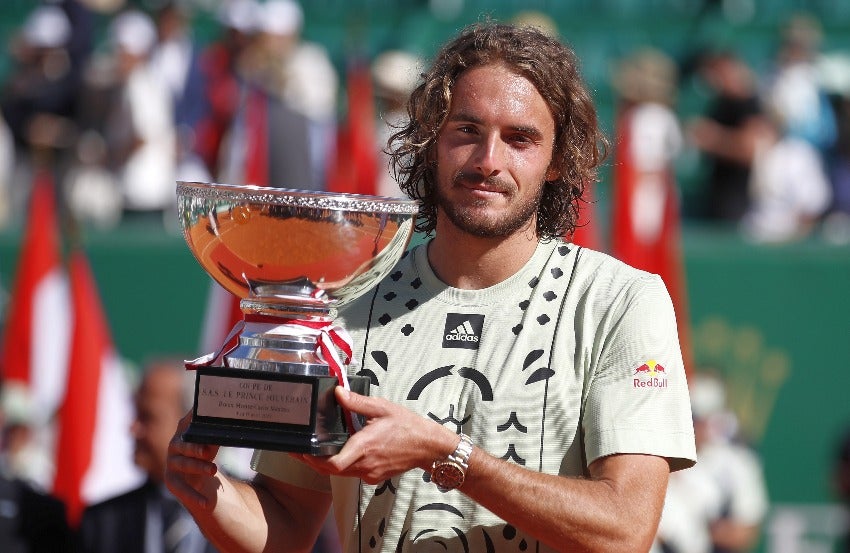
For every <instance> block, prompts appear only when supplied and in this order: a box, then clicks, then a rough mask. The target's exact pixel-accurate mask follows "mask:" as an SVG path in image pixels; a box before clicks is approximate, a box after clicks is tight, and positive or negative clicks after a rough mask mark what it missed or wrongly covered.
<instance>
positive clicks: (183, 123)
mask: <svg viewBox="0 0 850 553" xmlns="http://www.w3.org/2000/svg"><path fill="white" fill-rule="evenodd" d="M97 4H99V3H98V2H92V1H91V0H58V1H55V2H49V1H48V2H43V3H41V4H40V5H38V6H37V7H35V8H34V9H33V10H32V12H31V13H30V14H29V15H28V16H27V18H26V19H25V21H24V22H23V23H22V25H21V27H20V28H19V29H18V32H16V33H15V36H14V37H13V38H12V39H11V43H10V53H11V58H12V59H11V65H12V67H11V69H10V71H9V73H8V75H7V76H6V78H5V82H3V84H2V95H0V107H2V121H0V123H2V124H0V224H4V225H5V224H9V223H14V222H19V221H20V218H19V217H20V214H21V213H22V208H23V207H24V206H25V204H26V200H27V196H28V192H29V184H30V183H31V182H32V178H33V174H34V173H35V172H37V171H41V170H49V171H50V172H51V173H52V174H53V177H54V181H55V183H56V187H57V190H58V191H60V194H59V197H60V201H61V202H62V206H63V208H64V209H66V214H70V215H72V216H73V217H74V219H75V220H76V221H78V222H83V223H89V224H92V225H95V226H98V227H101V228H111V227H113V226H115V225H116V224H118V223H119V222H121V221H125V220H132V219H139V220H151V221H157V220H161V221H162V222H163V223H164V224H165V226H166V227H168V226H173V225H175V224H176V217H175V215H174V213H173V210H174V204H175V201H174V183H175V181H176V180H187V181H217V182H229V183H244V184H257V185H265V186H285V187H288V188H299V189H306V190H314V189H323V188H325V184H326V182H327V171H328V168H329V166H330V165H331V164H332V163H333V162H334V159H335V158H334V156H335V149H336V144H337V134H336V133H337V126H338V125H337V121H338V119H339V103H340V94H339V93H340V88H341V84H340V77H339V75H338V71H337V69H336V67H335V66H334V64H333V63H332V61H331V57H330V55H329V54H328V52H327V51H326V49H325V48H324V47H323V46H321V45H319V44H316V43H311V42H308V41H305V40H303V39H302V37H301V32H302V29H303V25H304V12H303V10H302V8H301V6H300V4H299V3H297V2H295V1H293V0H268V1H264V2H259V1H256V0H226V1H223V2H220V3H219V7H218V8H217V10H216V12H215V14H214V17H215V22H216V24H217V26H216V33H217V36H215V37H214V38H213V39H212V40H207V41H206V42H203V43H202V42H201V41H199V40H198V39H197V38H196V37H195V33H194V29H193V16H194V15H195V12H193V10H192V9H191V8H190V7H189V6H190V5H189V4H188V3H187V2H180V1H179V0H149V1H143V2H112V3H111V4H116V5H119V8H115V9H113V10H111V11H107V12H104V10H103V9H102V8H100V9H97V10H95V9H94V8H93V6H95V5H97ZM101 30H102V31H103V32H100V31H101ZM101 35H102V36H103V38H100V39H99V38H96V37H99V36H101ZM374 62H375V71H376V74H375V79H374V81H375V82H374V85H375V86H374V88H373V90H374V91H375V94H376V97H375V98H374V100H375V101H377V102H379V103H380V105H381V106H383V107H384V108H385V115H386V118H385V119H384V120H386V121H392V120H395V119H396V115H395V110H397V109H398V107H399V106H400V105H402V100H399V98H398V97H399V94H401V95H406V93H407V92H408V90H409V87H410V83H411V82H412V78H411V76H415V70H416V67H415V66H414V65H411V64H415V63H416V58H415V57H414V56H413V55H412V54H408V53H405V52H400V51H399V52H386V53H385V54H384V55H382V56H379V57H377V58H376V59H375V60H374ZM400 87H401V88H400ZM382 114H383V113H382ZM376 134H380V136H381V138H382V139H383V138H384V137H385V136H386V134H385V133H376ZM375 150H376V155H380V154H379V153H377V152H380V146H379V145H378V144H377V143H376V144H375ZM385 185H386V183H384V185H382V186H385ZM382 190H384V188H382ZM385 191H386V193H387V194H390V195H397V194H398V188H397V187H395V188H394V189H392V187H391V188H389V189H386V190H385Z"/></svg>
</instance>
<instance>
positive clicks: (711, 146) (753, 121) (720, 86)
mask: <svg viewBox="0 0 850 553" xmlns="http://www.w3.org/2000/svg"><path fill="white" fill-rule="evenodd" d="M698 68H699V74H700V75H701V76H702V78H703V79H704V80H705V81H706V83H707V84H708V86H709V87H710V88H711V90H712V91H713V94H714V98H713V99H712V102H711V105H710V107H709V110H708V112H707V114H706V116H705V117H698V118H696V119H694V120H693V121H691V122H690V123H689V124H688V126H687V136H688V138H689V139H690V142H691V143H692V144H693V145H694V146H695V147H696V148H697V149H698V150H700V151H701V152H702V153H703V155H704V156H705V158H706V160H707V162H708V164H709V168H708V177H707V182H706V183H705V191H706V194H707V198H706V201H705V208H706V213H705V214H704V215H705V216H706V217H707V218H708V219H710V220H713V221H720V222H727V223H729V222H734V223H737V222H739V221H740V220H741V218H742V217H743V216H744V214H745V213H746V212H747V210H748V209H749V205H750V201H749V183H750V172H751V169H752V164H753V161H754V159H755V155H756V150H757V145H758V144H759V143H761V142H762V141H763V140H764V138H765V136H766V133H768V132H769V122H768V121H767V119H766V118H765V114H764V111H763V109H762V107H761V102H760V101H759V97H758V91H757V90H756V82H755V77H754V75H753V73H752V71H751V70H750V68H749V67H748V66H747V64H746V63H745V62H744V60H742V59H741V58H739V57H738V56H737V55H736V54H734V53H732V52H713V53H709V54H706V55H705V56H704V57H703V58H702V59H701V60H700V61H699V62H698Z"/></svg>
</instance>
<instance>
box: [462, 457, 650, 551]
mask: <svg viewBox="0 0 850 553" xmlns="http://www.w3.org/2000/svg"><path fill="white" fill-rule="evenodd" d="M622 457H623V459H619V460H618V461H617V462H618V463H621V462H628V459H626V458H627V457H635V458H636V459H634V460H635V461H639V462H641V463H645V462H655V461H657V462H658V463H663V464H664V467H663V471H652V474H656V475H657V474H660V473H662V472H663V473H664V474H665V476H664V478H663V483H659V482H657V481H653V482H651V483H650V485H648V486H645V487H642V486H639V485H638V486H634V485H633V484H632V483H627V484H626V485H623V484H622V483H620V484H617V483H616V482H614V481H613V480H612V479H609V478H605V477H601V478H592V479H588V478H566V477H561V476H556V475H549V474H541V473H538V472H534V471H531V470H528V469H525V468H523V467H520V466H518V465H514V464H511V463H507V462H505V461H502V460H501V459H497V458H495V457H493V456H491V455H489V454H487V453H486V452H484V451H482V450H480V449H478V448H476V449H475V450H474V451H473V454H472V456H471V458H470V462H469V467H470V468H469V471H468V473H467V477H468V479H467V481H466V482H465V483H464V484H463V486H462V487H461V491H463V492H464V493H465V494H467V495H468V496H469V497H470V498H472V499H473V500H475V501H476V502H478V503H479V504H481V505H482V506H484V507H486V508H487V509H489V510H490V511H492V512H493V513H494V514H495V515H497V516H499V517H500V518H502V519H504V520H505V521H507V522H509V523H511V524H513V525H514V526H516V527H517V528H519V529H522V530H523V531H524V532H526V533H528V534H529V535H532V536H534V537H536V538H538V539H540V540H541V541H543V542H544V543H547V544H548V545H549V546H551V547H553V548H555V549H558V550H564V551H600V552H602V551H604V552H618V551H623V552H629V553H633V552H637V551H648V550H649V548H650V546H651V544H652V540H653V538H654V535H655V532H656V528H657V525H658V519H659V518H660V512H661V506H662V502H663V491H662V492H661V493H660V495H659V491H658V490H659V489H661V490H663V486H664V485H666V470H667V468H666V461H664V460H663V459H660V458H650V457H643V456H622ZM653 459H654V460H655V461H653Z"/></svg>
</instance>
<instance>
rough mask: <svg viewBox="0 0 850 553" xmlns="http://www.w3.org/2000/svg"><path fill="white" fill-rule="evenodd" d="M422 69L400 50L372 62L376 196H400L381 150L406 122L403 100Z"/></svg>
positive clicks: (418, 60) (414, 58)
mask: <svg viewBox="0 0 850 553" xmlns="http://www.w3.org/2000/svg"><path fill="white" fill-rule="evenodd" d="M423 67H424V61H423V60H422V59H421V58H420V57H419V56H417V55H415V54H413V53H411V52H407V51H404V50H387V51H386V52H382V53H381V54H380V55H378V56H377V57H376V58H375V60H374V61H373V62H372V67H371V72H372V81H373V82H374V85H375V98H376V100H377V106H378V109H377V115H378V121H377V125H376V129H377V132H376V133H375V134H376V138H377V148H378V152H379V158H380V159H381V160H383V162H384V163H383V164H382V165H383V167H382V169H383V170H382V171H381V172H380V173H379V175H378V184H377V187H376V188H377V193H378V195H380V196H387V197H391V198H392V197H402V196H404V193H403V192H402V191H401V189H400V188H399V186H398V182H397V181H396V180H395V178H394V177H393V174H392V171H391V170H390V169H391V167H390V163H389V161H390V159H391V158H390V157H389V156H388V155H387V154H386V152H385V150H386V148H387V142H388V141H389V139H390V136H392V134H393V133H395V132H396V131H397V130H398V129H400V128H402V127H403V126H404V124H405V123H406V122H407V109H406V106H407V100H408V98H409V97H410V93H411V92H413V89H414V88H415V87H416V84H417V83H418V81H419V74H420V73H421V72H422V68H423Z"/></svg>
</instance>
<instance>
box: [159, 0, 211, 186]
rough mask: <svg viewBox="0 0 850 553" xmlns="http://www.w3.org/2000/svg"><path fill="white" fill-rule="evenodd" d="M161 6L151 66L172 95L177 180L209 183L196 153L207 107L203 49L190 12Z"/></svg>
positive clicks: (170, 1)
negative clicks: (196, 142) (202, 63)
mask: <svg viewBox="0 0 850 553" xmlns="http://www.w3.org/2000/svg"><path fill="white" fill-rule="evenodd" d="M160 2H161V4H162V5H160V6H159V7H158V8H157V9H156V10H155V12H154V21H155V23H156V31H157V41H156V44H155V45H154V47H153V49H152V51H151V55H150V66H151V70H152V71H153V72H154V73H155V74H156V75H157V76H158V78H159V79H160V80H161V81H162V82H164V83H165V84H166V85H167V86H168V89H169V91H170V93H171V100H172V102H171V104H172V108H173V114H172V117H173V124H174V126H175V130H176V133H177V151H176V153H175V157H176V163H177V167H176V173H177V178H178V179H179V180H193V181H209V180H210V174H209V171H207V168H206V166H205V165H204V164H203V162H202V160H201V159H200V157H199V156H198V154H197V153H196V149H195V141H196V138H195V136H196V131H197V128H198V124H199V122H200V121H201V118H202V117H203V116H204V114H205V113H206V112H207V111H208V107H207V105H206V96H205V94H204V90H205V89H206V86H207V85H206V83H205V81H204V78H205V75H204V73H203V72H202V71H201V46H200V44H199V43H198V42H197V41H196V40H195V39H194V37H193V36H192V27H191V16H192V12H191V11H190V10H191V8H189V7H188V6H187V5H186V3H185V2H181V1H180V0H160Z"/></svg>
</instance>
